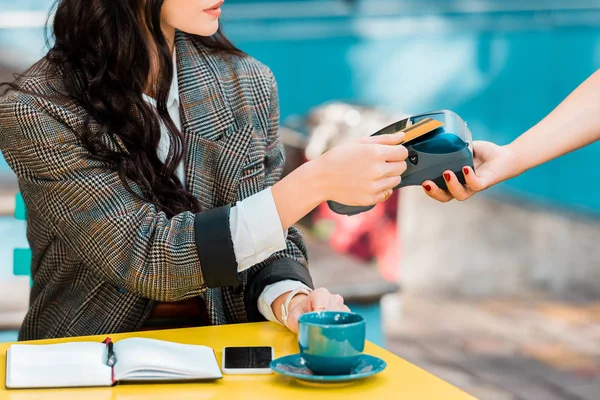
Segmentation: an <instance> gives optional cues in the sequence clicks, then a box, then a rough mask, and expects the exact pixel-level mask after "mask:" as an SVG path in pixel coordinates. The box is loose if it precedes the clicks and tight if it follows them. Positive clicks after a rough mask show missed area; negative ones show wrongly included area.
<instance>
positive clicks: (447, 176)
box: [444, 172, 450, 182]
mask: <svg viewBox="0 0 600 400" xmlns="http://www.w3.org/2000/svg"><path fill="white" fill-rule="evenodd" d="M444 179H445V180H446V182H450V174H449V173H447V172H445V173H444Z"/></svg>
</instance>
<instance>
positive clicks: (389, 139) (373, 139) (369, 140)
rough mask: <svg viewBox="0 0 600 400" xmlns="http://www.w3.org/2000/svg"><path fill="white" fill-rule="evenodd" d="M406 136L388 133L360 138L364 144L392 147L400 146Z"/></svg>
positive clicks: (399, 133) (400, 133)
mask: <svg viewBox="0 0 600 400" xmlns="http://www.w3.org/2000/svg"><path fill="white" fill-rule="evenodd" d="M405 136H406V134H405V133H404V132H398V133H389V134H386V135H376V136H368V137H364V138H361V142H362V143H366V144H385V145H388V146H394V145H398V144H402V142H403V141H404V137H405Z"/></svg>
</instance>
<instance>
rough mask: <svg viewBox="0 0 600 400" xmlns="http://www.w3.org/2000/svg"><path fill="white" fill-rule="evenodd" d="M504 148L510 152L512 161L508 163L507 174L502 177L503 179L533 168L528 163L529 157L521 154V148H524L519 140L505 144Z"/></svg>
mask: <svg viewBox="0 0 600 400" xmlns="http://www.w3.org/2000/svg"><path fill="white" fill-rule="evenodd" d="M503 148H504V150H505V151H506V152H507V153H508V158H509V160H510V162H508V163H506V165H507V171H506V173H505V176H503V177H502V180H503V181H504V180H508V179H511V178H514V177H515V176H518V175H521V174H522V173H524V172H526V171H527V170H528V169H530V168H531V166H529V165H528V164H527V161H528V160H527V158H526V157H523V155H522V154H520V150H522V149H521V146H519V143H518V142H517V141H513V142H511V143H509V144H507V145H504V146H503Z"/></svg>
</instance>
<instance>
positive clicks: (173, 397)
mask: <svg viewBox="0 0 600 400" xmlns="http://www.w3.org/2000/svg"><path fill="white" fill-rule="evenodd" d="M132 336H136V337H149V338H155V339H163V340H170V341H174V342H180V343H190V344H204V345H207V346H210V347H212V348H213V349H214V350H215V352H216V355H217V359H218V360H219V363H220V362H221V356H222V354H221V351H222V349H223V347H225V346H245V345H250V346H256V345H269V346H273V347H274V348H275V357H280V356H284V355H287V354H294V353H297V352H298V344H297V341H296V336H295V335H293V334H292V333H290V332H289V331H288V330H287V329H285V328H284V327H282V326H280V325H278V324H275V323H271V322H264V323H255V324H240V325H226V326H214V327H203V328H190V329H175V330H164V331H150V332H136V333H127V334H118V335H111V337H112V338H113V340H119V339H124V338H127V337H132ZM104 338H105V336H97V337H93V336H92V337H79V338H69V339H55V340H44V341H39V342H35V343H59V342H65V341H86V340H88V341H89V340H92V341H94V340H95V341H101V340H102V339H104ZM8 346H9V343H3V344H0V354H1V355H0V380H1V381H2V383H1V386H0V400H5V399H10V400H34V399H44V400H208V399H211V400H216V399H228V400H251V399H256V400H270V399H277V400H280V399H281V400H286V399H304V400H318V399H326V400H332V399H344V400H351V399H360V400H367V399H369V400H371V399H374V400H375V399H377V400H378V399H385V400H392V399H403V400H428V399H444V400H459V399H460V400H471V399H474V397H472V396H470V395H468V394H466V393H464V392H463V391H461V390H459V389H457V388H456V387H454V386H452V385H450V384H448V383H446V382H444V381H442V380H441V379H439V378H436V377H435V376H433V375H431V374H429V373H428V372H425V371H424V370H422V369H420V368H418V367H416V366H414V365H412V364H410V363H408V362H406V361H404V360H402V359H401V358H399V357H397V356H395V355H393V354H392V353H390V352H388V351H386V350H384V349H382V348H380V347H377V346H375V345H374V344H371V343H367V346H366V348H365V353H368V354H372V355H375V356H377V357H380V358H382V359H384V360H385V361H386V363H387V365H388V366H387V368H386V369H385V371H383V372H381V373H380V374H378V375H375V376H373V377H370V378H367V379H364V380H361V381H357V382H353V383H346V384H335V385H322V384H321V385H316V384H310V383H301V382H300V381H297V380H295V379H291V378H288V377H284V376H280V375H278V374H272V375H252V376H242V375H223V379H220V380H218V381H216V382H211V383H177V384H149V385H148V384H143V385H140V384H120V385H117V386H114V387H111V388H81V389H52V390H40V389H37V390H6V388H5V386H4V377H5V365H6V359H5V358H6V350H7V349H8Z"/></svg>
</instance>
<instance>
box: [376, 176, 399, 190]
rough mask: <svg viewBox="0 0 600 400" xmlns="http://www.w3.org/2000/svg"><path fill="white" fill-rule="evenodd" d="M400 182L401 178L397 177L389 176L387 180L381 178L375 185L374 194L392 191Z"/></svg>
mask: <svg viewBox="0 0 600 400" xmlns="http://www.w3.org/2000/svg"><path fill="white" fill-rule="evenodd" d="M400 182H402V178H401V177H399V176H390V177H388V178H381V179H379V180H378V181H377V182H376V184H375V186H376V187H375V191H376V192H383V191H384V190H388V189H394V188H395V187H396V186H398V185H399V184H400Z"/></svg>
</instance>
